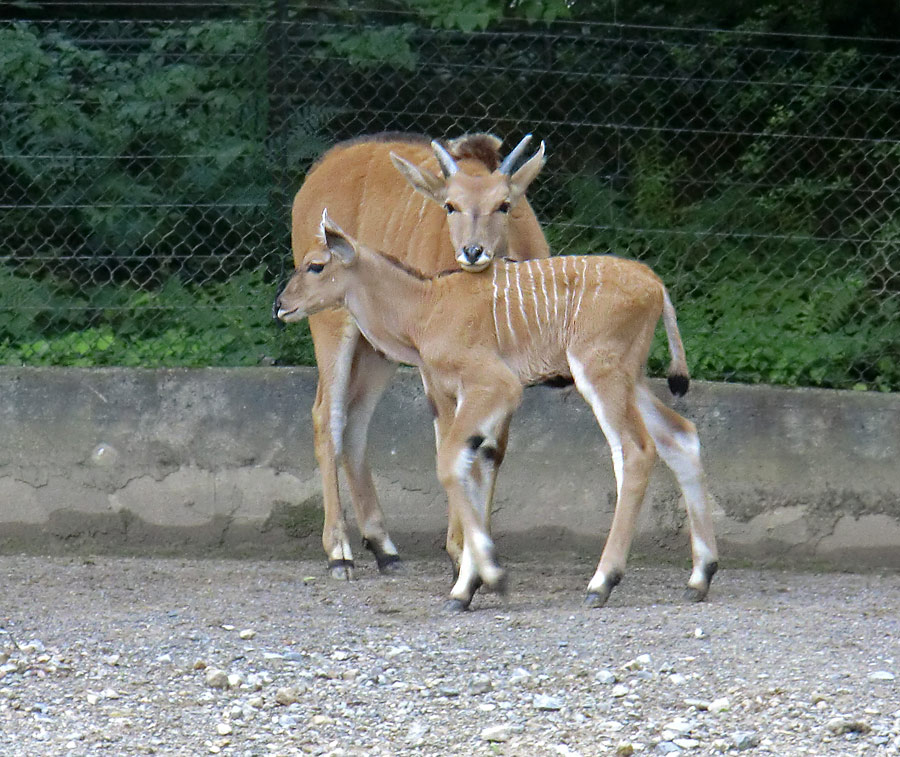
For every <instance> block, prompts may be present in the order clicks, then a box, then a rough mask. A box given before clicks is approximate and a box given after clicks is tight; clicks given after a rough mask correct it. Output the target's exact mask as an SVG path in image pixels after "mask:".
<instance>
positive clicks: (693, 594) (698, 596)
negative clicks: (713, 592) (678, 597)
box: [684, 586, 709, 603]
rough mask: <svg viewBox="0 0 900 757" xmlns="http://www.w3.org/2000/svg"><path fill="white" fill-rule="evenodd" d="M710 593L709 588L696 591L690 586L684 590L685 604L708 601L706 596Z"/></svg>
mask: <svg viewBox="0 0 900 757" xmlns="http://www.w3.org/2000/svg"><path fill="white" fill-rule="evenodd" d="M708 593H709V588H708V587H707V588H706V589H703V590H701V589H695V588H694V587H693V586H688V587H687V588H686V589H685V590H684V601H685V602H692V603H694V602H702V601H703V600H704V599H706V595H707V594H708Z"/></svg>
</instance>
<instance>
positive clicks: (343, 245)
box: [319, 208, 356, 265]
mask: <svg viewBox="0 0 900 757" xmlns="http://www.w3.org/2000/svg"><path fill="white" fill-rule="evenodd" d="M319 231H320V232H321V234H322V240H323V241H324V242H325V246H326V247H327V248H328V250H329V252H331V254H332V255H334V256H335V257H336V258H337V259H338V260H339V261H340V262H341V263H343V264H344V265H351V264H352V263H353V261H354V260H356V240H355V239H354V238H353V237H351V236H350V235H349V234H347V233H346V232H345V231H344V230H343V229H342V228H341V227H340V226H338V225H337V224H336V223H335V222H334V221H332V220H331V217H330V216H329V215H328V209H327V208H326V209H325V210H323V211H322V223H321V225H320V226H319Z"/></svg>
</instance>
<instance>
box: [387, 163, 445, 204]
mask: <svg viewBox="0 0 900 757" xmlns="http://www.w3.org/2000/svg"><path fill="white" fill-rule="evenodd" d="M391 163H393V164H394V168H396V169H397V170H398V171H399V172H400V173H401V174H402V175H403V178H404V179H406V180H407V181H408V182H409V184H410V186H411V187H412V188H413V189H415V190H416V192H419V193H420V194H423V195H425V196H426V197H427V198H428V199H429V200H434V201H435V202H436V203H439V204H443V202H444V190H445V189H446V185H445V184H444V180H443V179H441V178H439V177H437V176H435V175H434V174H433V173H431V171H429V170H428V169H427V168H419V167H418V166H415V165H413V164H412V163H410V162H409V161H408V160H406V158H401V157H400V156H399V155H397V154H396V153H393V152H392V153H391Z"/></svg>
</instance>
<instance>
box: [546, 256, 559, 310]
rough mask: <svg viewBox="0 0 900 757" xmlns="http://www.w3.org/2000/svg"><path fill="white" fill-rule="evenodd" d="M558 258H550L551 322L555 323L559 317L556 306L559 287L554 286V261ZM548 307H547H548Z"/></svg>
mask: <svg viewBox="0 0 900 757" xmlns="http://www.w3.org/2000/svg"><path fill="white" fill-rule="evenodd" d="M558 259H559V258H553V259H551V260H550V266H549V268H550V279H551V281H550V289H551V290H552V291H553V322H554V323H556V322H557V320H558V319H559V308H558V307H557V300H558V299H559V291H558V290H559V287H557V286H556V265H555V263H556V261H557V260H558ZM548 309H549V307H548Z"/></svg>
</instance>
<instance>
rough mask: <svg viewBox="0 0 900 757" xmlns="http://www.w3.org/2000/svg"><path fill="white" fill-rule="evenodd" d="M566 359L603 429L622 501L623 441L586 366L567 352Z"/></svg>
mask: <svg viewBox="0 0 900 757" xmlns="http://www.w3.org/2000/svg"><path fill="white" fill-rule="evenodd" d="M566 357H567V358H568V360H569V368H571V370H572V378H573V379H575V386H576V388H577V389H578V391H579V392H580V393H581V396H582V397H584V398H585V399H586V400H587V402H588V404H589V405H590V406H591V410H593V411H594V416H595V417H596V418H597V423H599V424H600V428H601V429H603V435H604V436H605V437H606V441H607V443H608V444H609V451H610V452H612V459H613V472H614V473H615V474H616V498H617V499H620V498H621V497H622V477H623V476H624V475H625V457H624V455H623V453H622V440H621V438H620V437H619V435H618V433H616V430H615V429H614V428H613V427H612V426H611V425H610V423H609V420H608V419H607V417H606V413H604V412H603V400H601V399H600V394H599V393H598V392H597V389H596V387H595V386H594V385H593V384H592V383H591V382H590V380H589V379H588V377H587V373H586V372H585V370H584V366H583V365H582V364H581V363H580V362H579V361H578V358H576V357H575V356H574V355H572V353H571V352H566Z"/></svg>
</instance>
